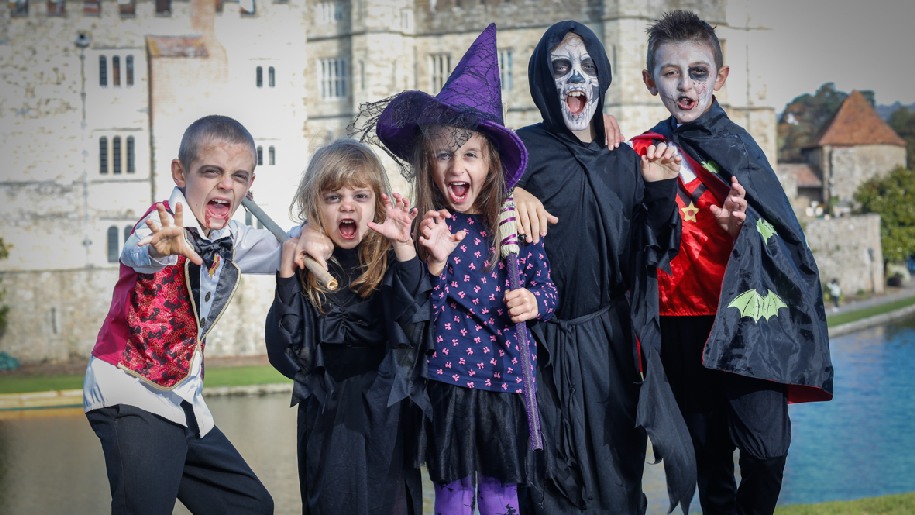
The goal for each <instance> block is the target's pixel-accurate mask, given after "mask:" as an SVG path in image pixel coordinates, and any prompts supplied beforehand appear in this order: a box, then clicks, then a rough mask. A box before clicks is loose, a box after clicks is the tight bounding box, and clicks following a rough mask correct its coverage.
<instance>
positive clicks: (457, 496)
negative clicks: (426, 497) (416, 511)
mask: <svg viewBox="0 0 915 515" xmlns="http://www.w3.org/2000/svg"><path fill="white" fill-rule="evenodd" d="M473 493H474V487H473V476H469V477H465V478H464V479H460V480H458V481H453V482H451V483H446V484H444V485H439V484H436V485H435V515H471V514H472V513H473V508H474V506H473V504H474V503H473ZM477 500H478V502H479V503H480V515H518V513H520V510H519V508H518V485H516V484H515V483H503V482H502V481H499V480H498V479H495V478H492V477H486V476H480V478H479V485H478V491H477Z"/></svg>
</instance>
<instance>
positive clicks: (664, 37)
mask: <svg viewBox="0 0 915 515" xmlns="http://www.w3.org/2000/svg"><path fill="white" fill-rule="evenodd" d="M646 32H648V60H647V67H646V69H647V70H648V73H654V65H655V63H654V54H655V52H656V51H657V50H658V48H659V47H660V46H661V45H663V44H664V43H680V42H683V41H695V42H697V43H705V44H707V45H708V46H709V47H710V48H711V49H712V53H714V54H715V67H716V68H717V69H718V70H720V69H721V67H722V66H723V65H724V56H722V54H721V43H720V42H719V41H718V36H717V35H716V34H715V28H714V27H712V26H711V25H709V24H708V23H707V22H705V21H703V20H702V18H700V17H699V16H698V15H697V14H696V13H694V12H691V11H681V10H677V11H668V12H666V13H664V14H663V15H662V16H661V18H660V19H658V20H657V21H655V22H654V24H652V25H651V26H650V27H648V30H647V31H646Z"/></svg>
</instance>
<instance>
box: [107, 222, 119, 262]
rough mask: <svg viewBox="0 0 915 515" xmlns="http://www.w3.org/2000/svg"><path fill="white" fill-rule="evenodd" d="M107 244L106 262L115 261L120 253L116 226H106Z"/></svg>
mask: <svg viewBox="0 0 915 515" xmlns="http://www.w3.org/2000/svg"><path fill="white" fill-rule="evenodd" d="M106 240H107V242H108V245H107V250H108V262H109V263H117V262H118V257H119V256H120V255H121V249H120V248H119V247H120V242H119V240H118V228H117V227H115V226H113V225H112V226H111V227H109V228H108V237H107V238H106Z"/></svg>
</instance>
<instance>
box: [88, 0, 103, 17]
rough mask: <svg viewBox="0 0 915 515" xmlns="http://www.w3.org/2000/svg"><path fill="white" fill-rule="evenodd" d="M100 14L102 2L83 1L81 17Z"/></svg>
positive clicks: (96, 0)
mask: <svg viewBox="0 0 915 515" xmlns="http://www.w3.org/2000/svg"><path fill="white" fill-rule="evenodd" d="M101 13H102V0H83V15H84V16H98V15H100V14H101Z"/></svg>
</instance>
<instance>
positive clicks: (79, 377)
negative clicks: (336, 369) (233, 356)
mask: <svg viewBox="0 0 915 515" xmlns="http://www.w3.org/2000/svg"><path fill="white" fill-rule="evenodd" d="M287 381H289V380H288V379H286V378H285V377H283V375H282V374H280V373H279V372H277V371H276V369H274V368H273V367H271V366H270V365H244V366H225V367H216V366H207V369H206V374H205V379H204V388H206V387H210V388H212V387H217V386H243V385H258V384H271V383H284V382H287ZM82 387H83V374H65V375H51V376H43V375H31V376H17V375H15V374H7V375H0V394H4V393H30V392H46V391H53V390H74V389H81V388H82Z"/></svg>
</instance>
